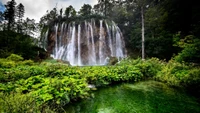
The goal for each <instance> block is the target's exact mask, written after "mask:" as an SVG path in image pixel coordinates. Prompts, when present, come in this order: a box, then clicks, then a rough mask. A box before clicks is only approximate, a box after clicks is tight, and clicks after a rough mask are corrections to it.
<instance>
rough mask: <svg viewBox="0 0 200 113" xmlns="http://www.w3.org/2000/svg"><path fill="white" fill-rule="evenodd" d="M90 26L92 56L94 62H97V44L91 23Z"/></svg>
mask: <svg viewBox="0 0 200 113" xmlns="http://www.w3.org/2000/svg"><path fill="white" fill-rule="evenodd" d="M89 27H90V31H91V38H92V54H91V55H92V57H91V61H92V64H96V63H97V62H96V51H95V44H94V35H93V34H94V32H93V28H92V25H91V24H89Z"/></svg>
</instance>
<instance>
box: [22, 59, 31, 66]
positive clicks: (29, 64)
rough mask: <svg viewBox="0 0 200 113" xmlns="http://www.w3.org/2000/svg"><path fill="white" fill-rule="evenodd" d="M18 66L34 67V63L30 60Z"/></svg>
mask: <svg viewBox="0 0 200 113" xmlns="http://www.w3.org/2000/svg"><path fill="white" fill-rule="evenodd" d="M20 65H28V66H32V65H34V61H32V60H24V61H22V62H20Z"/></svg>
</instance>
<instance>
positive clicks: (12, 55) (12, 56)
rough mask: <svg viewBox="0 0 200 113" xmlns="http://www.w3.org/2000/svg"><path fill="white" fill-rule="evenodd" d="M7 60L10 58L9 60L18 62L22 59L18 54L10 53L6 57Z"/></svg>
mask: <svg viewBox="0 0 200 113" xmlns="http://www.w3.org/2000/svg"><path fill="white" fill-rule="evenodd" d="M6 59H7V60H11V61H15V62H18V61H22V60H24V58H23V57H21V56H19V55H16V54H11V55H10V56H9V57H7V58H6Z"/></svg>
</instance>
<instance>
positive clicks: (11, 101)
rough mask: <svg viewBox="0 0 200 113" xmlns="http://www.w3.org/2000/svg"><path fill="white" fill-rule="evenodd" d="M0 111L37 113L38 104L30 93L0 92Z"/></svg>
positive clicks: (6, 112)
mask: <svg viewBox="0 0 200 113" xmlns="http://www.w3.org/2000/svg"><path fill="white" fill-rule="evenodd" d="M0 112H2V113H37V112H39V109H38V105H37V104H36V102H35V99H34V98H33V97H32V96H30V95H23V94H17V93H13V94H9V95H8V94H2V93H0Z"/></svg>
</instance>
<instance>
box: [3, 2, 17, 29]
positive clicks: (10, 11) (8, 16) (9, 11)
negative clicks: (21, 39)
mask: <svg viewBox="0 0 200 113" xmlns="http://www.w3.org/2000/svg"><path fill="white" fill-rule="evenodd" d="M15 5H16V2H15V0H11V1H8V2H7V4H6V5H5V7H6V10H5V12H4V16H5V20H8V28H7V29H8V30H10V29H12V28H13V26H14V23H15Z"/></svg>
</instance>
